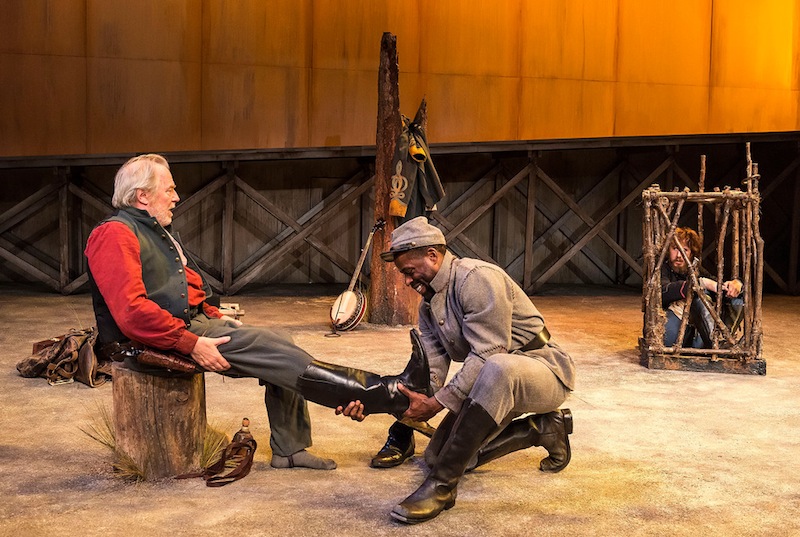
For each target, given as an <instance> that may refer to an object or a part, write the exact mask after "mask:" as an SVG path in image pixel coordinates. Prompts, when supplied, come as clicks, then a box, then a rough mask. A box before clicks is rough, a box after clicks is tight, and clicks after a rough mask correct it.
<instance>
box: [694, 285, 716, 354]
mask: <svg viewBox="0 0 800 537" xmlns="http://www.w3.org/2000/svg"><path fill="white" fill-rule="evenodd" d="M689 322H690V323H691V324H692V326H694V327H695V330H697V333H698V334H699V335H700V339H701V340H702V341H703V348H704V349H710V348H711V347H712V346H713V342H712V341H711V333H712V332H713V331H714V328H715V326H714V319H713V318H712V317H711V314H710V313H709V312H708V309H707V308H706V306H705V304H703V301H702V300H700V298H698V297H695V298H694V300H692V305H691V308H690V310H689Z"/></svg>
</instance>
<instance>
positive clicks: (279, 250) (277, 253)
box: [228, 177, 374, 294]
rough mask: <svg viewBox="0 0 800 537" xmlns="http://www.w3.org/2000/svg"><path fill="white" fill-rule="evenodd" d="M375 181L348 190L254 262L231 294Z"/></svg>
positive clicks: (235, 282)
mask: <svg viewBox="0 0 800 537" xmlns="http://www.w3.org/2000/svg"><path fill="white" fill-rule="evenodd" d="M373 183H374V177H371V178H370V179H369V180H367V181H365V182H364V183H363V184H362V185H361V186H359V187H357V188H354V189H352V190H350V191H348V192H347V194H346V195H345V196H344V197H342V198H341V199H340V200H339V201H338V202H336V203H335V204H334V205H332V206H331V207H328V208H327V209H326V210H325V211H324V212H322V213H321V214H319V215H318V216H317V217H316V218H315V219H314V220H313V225H308V226H306V227H305V228H303V230H302V231H300V232H298V233H296V234H295V235H294V236H293V237H292V238H291V239H289V240H287V241H285V242H284V243H282V244H281V245H280V246H279V247H278V248H276V250H275V251H274V252H271V253H272V255H270V256H269V258H268V257H267V256H264V257H262V258H261V259H260V260H259V261H257V262H256V263H254V264H253V265H252V266H251V267H250V268H249V269H248V270H247V271H245V272H244V273H243V274H242V275H241V276H239V277H238V278H236V279H235V281H234V282H233V283H232V284H231V286H230V288H229V289H228V292H229V293H230V294H235V293H236V292H238V291H239V290H240V289H241V288H242V287H244V286H245V285H247V284H248V283H250V282H251V281H253V280H254V279H255V278H257V277H258V276H259V275H261V273H263V272H264V270H265V269H266V267H267V265H268V264H269V263H270V262H273V263H274V262H277V261H278V260H279V259H280V258H281V257H283V256H284V255H285V254H286V253H287V252H288V251H289V250H291V249H292V248H295V247H296V246H297V244H298V243H299V242H300V241H304V240H305V238H306V237H307V236H308V235H309V234H310V233H312V232H313V231H314V230H315V229H316V228H317V227H319V226H320V225H322V224H323V223H324V222H325V221H326V220H328V219H329V218H330V217H331V216H334V214H335V211H337V210H338V208H339V206H340V205H342V204H347V203H351V202H353V201H354V200H355V199H356V198H357V197H358V196H360V195H362V194H364V193H365V192H366V191H367V190H369V189H370V188H372V185H373Z"/></svg>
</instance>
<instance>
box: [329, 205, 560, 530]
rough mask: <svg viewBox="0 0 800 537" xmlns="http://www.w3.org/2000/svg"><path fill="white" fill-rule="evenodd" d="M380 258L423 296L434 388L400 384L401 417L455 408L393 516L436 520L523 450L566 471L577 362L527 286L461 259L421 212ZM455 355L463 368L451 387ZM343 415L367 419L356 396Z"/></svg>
mask: <svg viewBox="0 0 800 537" xmlns="http://www.w3.org/2000/svg"><path fill="white" fill-rule="evenodd" d="M381 257H383V259H384V260H386V261H393V262H394V263H395V265H396V266H397V268H398V270H400V272H401V273H402V274H403V275H404V277H405V283H406V285H409V286H411V287H412V288H414V289H415V290H416V291H417V292H418V293H419V294H421V295H422V296H423V299H424V300H423V301H422V303H421V304H420V308H419V330H420V332H421V339H422V346H423V348H424V351H425V352H426V354H427V357H428V361H429V364H430V370H431V386H432V388H433V391H434V394H433V395H431V396H427V395H423V394H419V393H413V392H411V391H410V390H406V389H405V388H404V387H402V386H401V387H400V390H401V391H402V392H403V393H405V394H406V395H407V396H408V397H409V400H410V405H409V409H408V410H407V411H406V412H405V413H404V414H403V417H405V418H409V419H412V420H416V421H426V420H429V419H431V418H432V417H433V416H435V415H436V414H437V413H439V412H440V411H442V410H444V409H447V410H448V413H447V415H446V416H445V418H444V419H443V420H442V421H441V423H440V425H439V427H438V429H437V431H436V433H435V434H434V435H433V437H432V438H431V441H430V443H429V445H428V448H427V450H426V451H425V460H426V462H427V463H428V465H429V466H430V467H431V471H430V474H429V475H428V477H427V478H426V479H425V481H424V482H423V483H422V485H421V486H420V487H419V488H418V489H417V491H416V492H414V493H413V494H412V495H411V496H409V497H408V498H406V499H405V500H404V501H403V502H401V503H400V504H399V505H397V506H395V507H394V509H393V510H392V513H391V515H392V517H394V518H395V519H397V520H400V521H402V522H406V523H411V524H413V523H417V522H423V521H426V520H430V519H432V518H434V517H435V516H437V515H438V514H439V513H441V512H442V511H443V510H444V509H449V508H451V507H452V506H453V505H454V504H455V500H456V486H457V484H458V481H459V479H460V478H461V476H462V475H463V474H464V472H465V471H468V470H471V469H473V468H475V467H476V466H479V465H481V464H485V463H487V462H489V461H491V460H494V459H496V458H497V457H500V456H502V455H506V454H508V453H511V452H512V451H517V450H519V449H524V448H527V447H531V446H542V447H544V448H545V449H546V450H547V451H548V456H547V457H546V458H545V459H543V460H542V461H541V462H540V465H539V467H540V469H541V470H542V471H544V472H559V471H561V470H563V469H564V468H565V467H566V466H567V464H568V463H569V461H570V457H571V452H570V446H569V438H568V435H569V434H570V433H571V432H572V414H571V413H570V411H569V410H568V409H563V410H559V409H558V407H559V406H560V405H561V404H562V403H563V402H564V401H565V400H566V398H567V395H568V394H569V392H570V391H572V390H573V387H574V379H575V368H574V364H573V362H572V359H571V358H570V357H569V355H568V354H567V353H566V352H564V350H562V349H561V348H560V347H559V346H558V345H557V344H556V343H555V342H554V341H553V340H552V339H550V336H549V333H548V331H547V329H546V328H545V324H544V319H543V318H542V315H541V314H540V313H539V311H538V310H537V309H536V307H535V306H534V305H533V303H532V302H531V301H530V299H529V298H528V296H527V295H526V294H525V292H524V291H523V290H522V289H521V288H520V287H519V286H518V285H517V284H516V283H515V282H514V281H513V280H512V279H511V278H510V277H509V276H508V274H506V273H505V271H503V270H502V269H501V268H499V267H497V266H495V265H492V264H490V263H486V262H483V261H480V260H476V259H458V258H456V257H455V256H454V255H453V254H452V253H450V252H449V251H447V249H446V247H445V238H444V235H443V234H442V232H441V231H440V230H439V229H438V228H436V227H435V226H432V225H430V224H429V223H428V221H427V219H426V218H425V217H422V216H421V217H417V218H414V219H413V220H409V221H408V222H406V223H404V224H403V225H401V226H399V227H398V228H397V229H395V230H394V232H393V233H392V241H391V249H390V250H389V251H388V252H384V253H383V254H381ZM451 361H456V362H463V364H464V365H463V366H462V367H461V369H460V370H459V371H457V372H456V373H455V374H454V375H453V377H452V379H451V380H450V381H449V382H447V384H445V380H446V377H447V374H448V370H449V367H450V362H451ZM342 412H343V413H344V414H345V415H347V416H350V417H351V418H352V419H355V420H359V421H360V420H361V419H363V418H364V416H363V413H362V412H361V406H360V405H358V404H357V402H352V403H350V404H349V405H348V406H347V407H345V408H344V409H342ZM530 413H533V414H532V415H528V414H530ZM524 414H525V416H524V417H523V415H524Z"/></svg>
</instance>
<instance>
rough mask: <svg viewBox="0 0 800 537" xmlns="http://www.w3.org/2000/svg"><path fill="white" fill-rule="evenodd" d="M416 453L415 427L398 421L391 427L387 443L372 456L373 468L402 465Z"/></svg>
mask: <svg viewBox="0 0 800 537" xmlns="http://www.w3.org/2000/svg"><path fill="white" fill-rule="evenodd" d="M413 454H414V429H412V428H411V427H409V426H408V425H405V424H403V423H400V422H399V421H396V422H394V423H393V424H392V426H391V427H389V437H388V438H387V439H386V444H385V445H384V446H383V447H382V448H381V450H380V451H378V453H377V455H375V456H374V457H373V458H372V461H370V463H369V465H370V466H372V467H373V468H392V467H394V466H400V465H401V464H403V463H404V462H405V461H407V460H408V459H409V458H410V457H411V456H412V455H413Z"/></svg>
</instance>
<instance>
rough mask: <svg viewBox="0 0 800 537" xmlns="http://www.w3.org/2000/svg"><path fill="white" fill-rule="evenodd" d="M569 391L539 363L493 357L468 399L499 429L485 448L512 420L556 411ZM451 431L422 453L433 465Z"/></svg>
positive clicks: (529, 359)
mask: <svg viewBox="0 0 800 537" xmlns="http://www.w3.org/2000/svg"><path fill="white" fill-rule="evenodd" d="M568 395H569V390H568V389H567V387H566V386H564V384H563V383H562V382H561V380H559V378H558V377H557V376H556V375H555V373H553V371H551V369H550V368H549V367H548V366H547V365H546V364H545V363H544V362H542V361H540V360H537V359H536V358H532V357H530V356H525V355H519V354H495V355H494V356H491V357H489V359H488V360H486V363H484V364H483V367H481V370H480V372H479V373H478V377H477V378H476V379H475V384H473V385H472V389H471V390H470V392H469V398H470V399H472V400H473V401H475V402H476V403H478V404H479V405H481V406H482V407H483V408H484V409H485V410H486V412H487V413H488V414H489V415H490V416H491V417H492V418H493V419H494V421H495V423H497V425H498V427H497V429H495V431H494V433H493V434H491V435H490V436H489V437H488V438H487V439H486V440H485V441H484V445H485V444H487V443H489V442H490V441H491V440H493V439H494V438H495V437H496V436H497V435H499V434H500V433H501V432H502V430H503V429H505V428H506V426H507V425H508V424H509V423H511V420H513V419H515V418H518V417H520V416H522V415H523V414H528V413H534V414H546V413H548V412H552V411H553V410H556V409H557V408H558V407H559V406H560V405H561V404H562V403H563V402H564V401H566V399H567V396H568ZM449 435H450V431H449V430H447V428H441V427H440V428H439V429H437V430H436V433H434V435H433V437H432V438H431V441H430V442H429V444H428V448H427V449H426V452H425V460H426V461H427V462H428V464H430V465H432V464H433V463H434V461H435V460H436V457H437V456H438V454H439V451H440V450H441V448H442V446H443V445H444V443H445V441H446V440H447V437H448V436H449Z"/></svg>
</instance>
